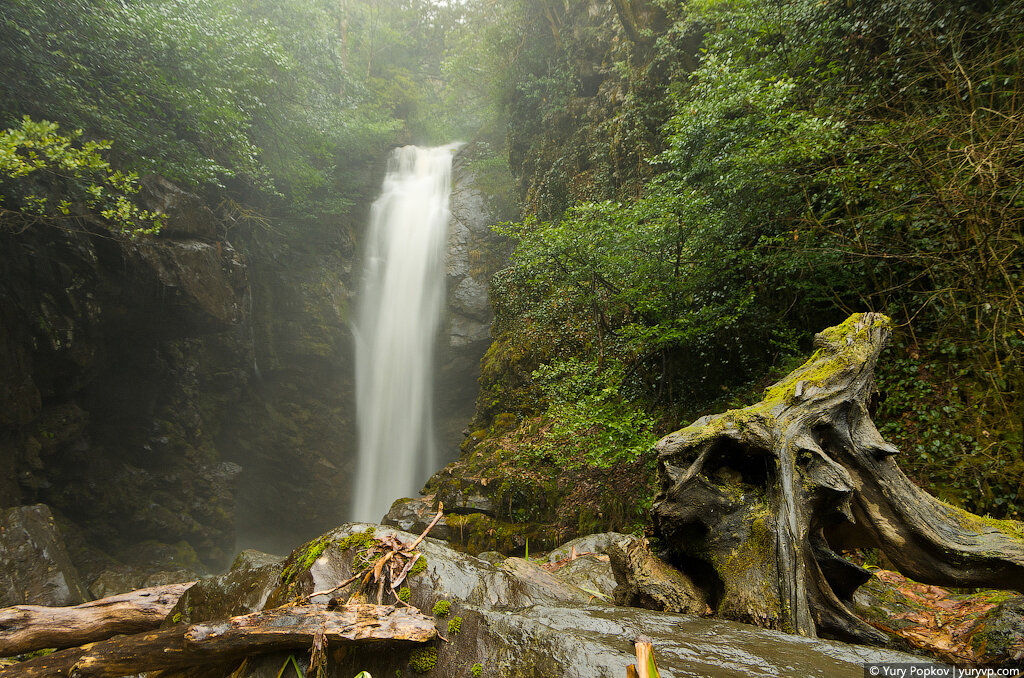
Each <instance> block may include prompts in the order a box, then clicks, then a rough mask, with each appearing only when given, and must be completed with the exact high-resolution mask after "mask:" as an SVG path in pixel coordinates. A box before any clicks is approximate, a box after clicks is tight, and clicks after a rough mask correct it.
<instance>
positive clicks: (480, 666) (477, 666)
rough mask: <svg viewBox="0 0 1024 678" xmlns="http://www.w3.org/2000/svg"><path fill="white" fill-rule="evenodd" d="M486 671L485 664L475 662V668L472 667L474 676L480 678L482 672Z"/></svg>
mask: <svg viewBox="0 0 1024 678" xmlns="http://www.w3.org/2000/svg"><path fill="white" fill-rule="evenodd" d="M483 672H484V665H483V664H473V668H472V669H470V673H472V674H473V678H480V674H481V673H483Z"/></svg>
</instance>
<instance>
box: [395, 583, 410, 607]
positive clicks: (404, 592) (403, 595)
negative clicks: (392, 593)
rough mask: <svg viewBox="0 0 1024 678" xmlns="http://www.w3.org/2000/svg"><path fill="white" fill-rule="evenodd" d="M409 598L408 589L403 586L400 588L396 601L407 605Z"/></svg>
mask: <svg viewBox="0 0 1024 678" xmlns="http://www.w3.org/2000/svg"><path fill="white" fill-rule="evenodd" d="M411 597H412V591H411V590H410V589H409V587H408V586H403V587H402V588H400V589H398V599H399V600H401V601H402V602H405V603H408V602H409V598H411Z"/></svg>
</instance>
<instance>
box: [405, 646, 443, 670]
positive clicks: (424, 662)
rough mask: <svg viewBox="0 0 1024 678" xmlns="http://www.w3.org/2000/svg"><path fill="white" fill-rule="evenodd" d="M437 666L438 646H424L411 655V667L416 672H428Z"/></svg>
mask: <svg viewBox="0 0 1024 678" xmlns="http://www.w3.org/2000/svg"><path fill="white" fill-rule="evenodd" d="M435 666H437V648H436V647H423V648H420V649H418V650H416V651H414V652H413V653H412V654H411V655H409V668H410V669H412V670H413V671H415V672H416V673H427V672H428V671H430V670H431V669H433V668H434V667H435Z"/></svg>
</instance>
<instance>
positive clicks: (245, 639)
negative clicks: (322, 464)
mask: <svg viewBox="0 0 1024 678" xmlns="http://www.w3.org/2000/svg"><path fill="white" fill-rule="evenodd" d="M318 635H322V637H323V638H325V639H326V640H327V644H328V646H331V645H337V644H351V643H380V642H414V643H422V642H426V641H428V640H431V639H433V638H435V637H436V636H437V630H436V629H435V628H434V621H433V619H432V618H431V617H427V616H425V615H423V614H421V613H420V612H419V611H417V610H410V609H408V608H395V607H392V606H388V605H352V606H347V607H339V608H335V609H333V610H328V609H327V606H326V605H324V604H320V603H317V604H309V605H285V606H282V607H276V608H273V609H271V610H264V611H262V612H255V613H253V614H248V615H243V616H240V617H232V618H231V619H229V620H227V621H225V622H219V623H212V624H193V625H191V626H188V625H185V624H180V625H178V626H174V627H171V628H167V629H161V630H159V631H153V632H148V633H140V634H136V635H132V636H119V637H116V638H111V639H109V640H104V641H101V642H98V643H93V644H92V645H87V646H85V647H82V648H72V649H69V650H62V651H59V652H54V653H53V654H51V655H47V656H45V657H38V658H36V659H30V660H28V661H25V662H22V663H20V664H17V665H15V666H11V667H9V668H6V669H0V678H15V677H17V678H37V677H39V678H42V677H43V676H69V677H72V678H86V677H89V678H114V677H116V676H127V675H131V674H135V673H141V672H145V671H161V670H164V669H182V668H188V667H190V666H196V665H201V664H212V663H218V664H221V663H226V662H229V661H240V660H241V659H243V658H244V657H247V656H250V655H254V654H262V653H265V652H273V651H278V650H306V651H308V650H309V648H310V647H311V646H312V644H313V639H314V638H315V637H317V636H318Z"/></svg>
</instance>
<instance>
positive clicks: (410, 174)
mask: <svg viewBox="0 0 1024 678" xmlns="http://www.w3.org/2000/svg"><path fill="white" fill-rule="evenodd" d="M456 149H457V145H449V146H440V147H437V148H420V147H417V146H406V147H404V148H398V149H395V151H394V152H393V153H392V155H391V157H390V159H389V160H388V169H387V174H386V176H385V177H384V186H383V188H382V190H381V195H380V197H379V198H378V199H377V200H376V202H374V203H373V207H372V208H371V211H370V224H369V229H368V232H367V241H366V250H365V256H364V274H363V291H362V297H361V300H360V303H359V307H358V310H357V317H356V325H355V336H356V397H357V404H356V409H357V424H358V427H359V459H358V470H357V473H356V483H355V488H354V498H353V503H352V511H351V515H350V516H349V519H350V520H361V521H370V522H377V521H379V520H380V519H381V517H382V516H383V515H384V514H385V513H387V511H388V509H389V508H390V507H391V503H392V502H393V501H394V500H395V499H396V498H398V497H407V496H414V495H415V494H416V492H417V491H418V489H419V487H420V486H421V485H422V484H423V482H424V481H425V480H426V479H427V477H428V476H429V474H430V473H431V472H432V471H434V470H435V469H436V465H437V453H436V449H435V448H436V446H435V441H434V422H433V412H432V410H433V397H432V391H433V362H434V360H433V357H434V340H435V337H436V335H437V332H438V325H439V323H440V320H441V315H442V309H443V304H444V257H445V243H446V236H447V231H448V215H449V212H448V200H449V197H450V195H451V171H452V156H453V154H454V152H455V150H456Z"/></svg>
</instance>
